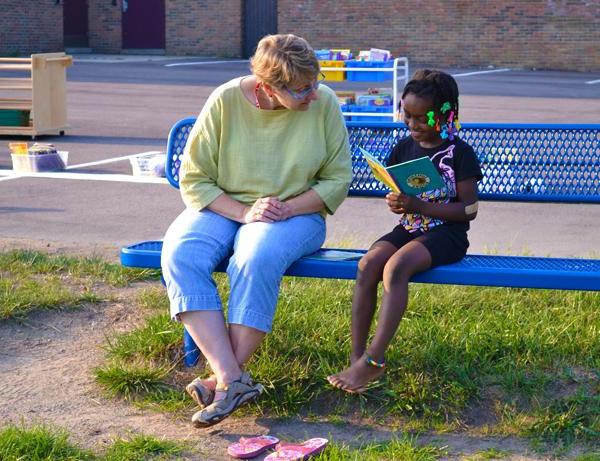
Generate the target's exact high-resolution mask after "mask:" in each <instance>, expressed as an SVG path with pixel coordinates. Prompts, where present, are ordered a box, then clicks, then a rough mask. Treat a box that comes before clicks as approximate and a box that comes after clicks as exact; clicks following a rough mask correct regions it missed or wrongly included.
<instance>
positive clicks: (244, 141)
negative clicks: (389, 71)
mask: <svg viewBox="0 0 600 461" xmlns="http://www.w3.org/2000/svg"><path fill="white" fill-rule="evenodd" d="M241 80H242V78H236V79H234V80H232V81H230V82H228V83H226V84H224V85H222V86H220V87H219V88H217V89H216V90H215V91H214V92H213V93H212V94H211V96H210V97H209V99H208V101H207V102H206V104H205V106H204V108H203V109H202V111H201V112H200V115H199V116H198V120H197V121H196V124H195V125H194V128H193V129H192V131H191V132H190V135H189V138H188V142H187V144H186V146H185V150H184V155H183V160H182V163H181V168H180V180H179V185H180V189H181V195H182V197H183V201H184V203H185V204H186V206H187V207H188V208H194V209H198V210H201V209H203V208H205V207H206V206H207V205H209V204H210V203H211V202H212V201H213V200H215V199H216V198H217V197H218V196H219V195H221V194H223V193H226V194H228V195H229V196H230V197H231V198H233V199H235V200H237V201H239V202H241V203H244V204H246V205H251V204H252V203H254V202H255V201H256V200H257V199H258V198H261V197H277V198H279V199H280V200H287V199H289V198H292V197H295V196H297V195H299V194H302V193H303V192H305V191H307V190H309V189H310V188H312V189H314V190H315V192H316V193H317V194H318V195H319V197H320V198H321V199H322V200H323V202H324V203H325V207H326V211H327V212H328V213H333V212H334V211H335V210H336V208H337V207H338V206H339V205H340V204H341V203H342V201H343V200H344V198H345V197H346V194H347V191H348V187H349V185H350V182H351V180H352V162H351V158H350V148H349V144H348V136H347V132H346V128H345V125H344V120H343V118H342V115H341V112H340V109H339V106H338V102H337V99H336V96H335V93H334V92H333V91H332V90H331V89H329V88H328V87H326V86H323V85H321V86H320V87H319V89H318V99H317V100H316V101H313V102H312V103H311V104H310V106H309V108H308V110H307V111H294V110H288V109H283V110H261V109H258V108H257V107H255V106H253V105H252V104H251V103H250V102H249V101H248V100H247V99H246V98H245V97H244V95H243V93H242V90H241V87H240V82H241Z"/></svg>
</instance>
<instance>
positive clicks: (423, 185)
mask: <svg viewBox="0 0 600 461" xmlns="http://www.w3.org/2000/svg"><path fill="white" fill-rule="evenodd" d="M360 151H361V153H362V154H363V156H364V157H365V160H366V161H367V164H368V165H369V167H370V168H371V171H372V172H373V176H374V177H375V179H377V180H378V181H380V182H382V183H383V184H385V185H386V186H387V187H389V188H390V189H391V190H392V191H394V192H402V193H403V194H405V195H418V194H420V193H422V192H427V191H430V190H434V189H441V188H443V187H445V186H446V185H445V183H444V180H443V179H442V176H441V175H440V173H439V172H438V170H437V169H436V167H435V165H434V164H433V162H432V161H431V159H430V158H429V157H420V158H417V159H414V160H409V161H407V162H402V163H398V164H396V165H391V166H387V167H386V166H385V165H384V164H383V163H381V161H380V160H379V159H378V158H377V157H375V156H374V155H373V154H371V153H369V152H367V151H366V150H365V149H363V148H362V147H361V148H360Z"/></svg>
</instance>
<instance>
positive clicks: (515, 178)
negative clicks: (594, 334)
mask: <svg viewBox="0 0 600 461" xmlns="http://www.w3.org/2000/svg"><path fill="white" fill-rule="evenodd" d="M195 121H196V120H195V119H194V118H186V119H182V120H180V121H179V122H177V123H176V124H175V125H174V126H173V128H171V132H170V133H169V139H168V143H167V162H166V168H165V169H166V175H167V179H168V180H169V183H170V184H171V185H172V186H173V187H175V188H179V166H180V165H181V156H182V155H183V151H184V147H185V144H186V141H187V137H188V135H189V133H190V131H191V129H192V127H193V125H194V122H195ZM347 129H348V136H349V140H350V150H351V154H352V168H353V180H352V184H351V186H350V190H349V195H350V196H354V197H383V196H384V195H385V194H386V192H387V190H386V189H385V187H384V186H383V185H382V184H380V183H379V182H378V181H376V180H375V179H374V178H373V176H372V175H371V172H370V170H369V168H368V166H367V164H366V162H365V161H364V158H363V157H362V155H361V154H360V149H359V148H360V147H362V148H365V149H367V150H369V151H370V152H371V153H373V154H374V155H376V156H378V157H379V159H380V160H383V159H385V157H386V156H387V155H388V154H389V152H390V151H391V149H392V147H393V146H394V145H395V144H396V143H397V141H398V140H399V139H401V138H403V137H404V136H407V135H408V132H407V130H406V126H405V125H403V124H400V123H377V122H374V123H371V122H366V123H356V122H349V123H347ZM460 136H461V138H462V139H464V140H465V141H467V142H468V143H469V144H470V145H471V146H472V147H473V148H474V150H475V152H476V154H477V156H478V158H479V160H480V162H481V165H482V169H483V173H484V179H483V180H482V181H481V182H480V183H479V199H480V200H501V201H516V202H560V203H597V204H600V180H599V177H598V172H599V171H600V153H599V151H600V149H599V146H600V125H597V124H594V125H531V124H518V125H508V124H468V123H465V124H463V129H462V130H461V134H460ZM161 250H162V242H161V241H147V242H139V243H136V244H133V245H129V246H127V247H123V248H122V249H121V262H122V264H123V265H124V266H130V267H141V268H153V269H160V253H161ZM592 250H595V248H590V251H592ZM340 251H347V253H348V257H349V258H354V259H352V260H345V259H338V260H328V259H326V258H324V257H323V256H327V255H328V254H331V253H332V252H335V254H336V255H337V256H339V252H340ZM364 252H365V251H364V250H327V249H322V250H321V251H320V253H319V254H320V256H321V257H320V258H313V257H304V258H301V259H300V260H299V261H296V262H295V263H294V264H292V265H291V266H290V268H289V269H288V271H287V272H286V275H291V276H298V277H317V278H329V279H332V278H337V279H354V278H356V272H357V266H358V259H359V258H360V256H361V255H362V254H364ZM225 267H226V262H222V263H221V265H220V266H219V267H218V268H217V271H221V272H222V271H224V270H225ZM412 281H413V282H422V283H439V284H454V285H479V286H494V287H515V288H548V289H560V290H587V291H600V259H599V260H595V259H569V258H539V257H526V256H496V255H467V256H466V257H465V258H464V259H463V260H462V261H460V262H458V263H456V264H451V265H448V266H441V267H436V268H434V269H430V270H428V271H426V272H423V273H421V274H418V275H416V276H414V277H413V278H412ZM183 343H184V363H185V365H186V366H193V365H194V364H195V363H196V361H197V360H198V357H199V351H198V349H197V347H196V345H195V344H194V342H193V340H192V339H191V337H190V336H189V334H188V333H187V331H184V341H183Z"/></svg>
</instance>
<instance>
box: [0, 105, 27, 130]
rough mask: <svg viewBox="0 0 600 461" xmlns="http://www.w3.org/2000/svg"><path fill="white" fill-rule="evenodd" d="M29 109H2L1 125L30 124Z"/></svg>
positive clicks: (0, 115) (0, 114) (0, 112)
mask: <svg viewBox="0 0 600 461" xmlns="http://www.w3.org/2000/svg"><path fill="white" fill-rule="evenodd" d="M28 125H29V111H28V110H12V109H0V126H28Z"/></svg>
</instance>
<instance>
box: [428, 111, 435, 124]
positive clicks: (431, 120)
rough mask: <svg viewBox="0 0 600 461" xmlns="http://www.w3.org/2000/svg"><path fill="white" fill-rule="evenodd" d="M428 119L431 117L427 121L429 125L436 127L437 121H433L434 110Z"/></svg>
mask: <svg viewBox="0 0 600 461" xmlns="http://www.w3.org/2000/svg"><path fill="white" fill-rule="evenodd" d="M427 117H429V120H427V125H429V126H434V125H435V120H434V119H433V111H432V110H430V111H429V112H427Z"/></svg>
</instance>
